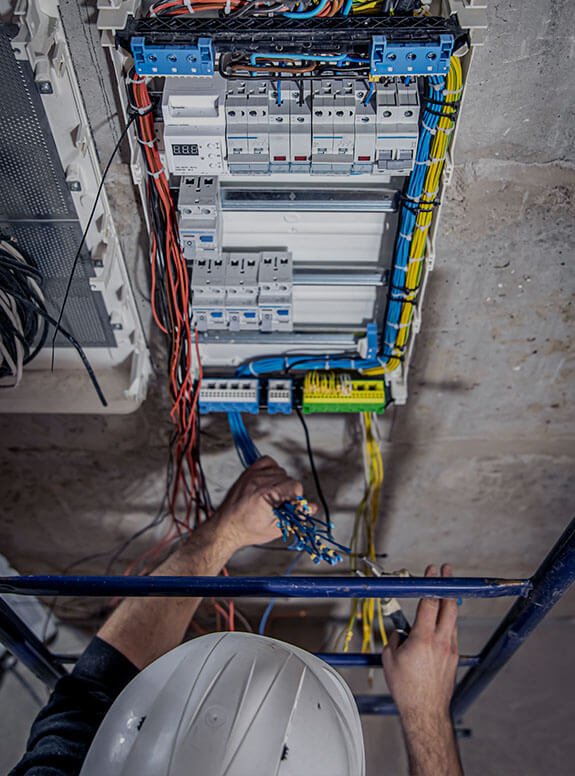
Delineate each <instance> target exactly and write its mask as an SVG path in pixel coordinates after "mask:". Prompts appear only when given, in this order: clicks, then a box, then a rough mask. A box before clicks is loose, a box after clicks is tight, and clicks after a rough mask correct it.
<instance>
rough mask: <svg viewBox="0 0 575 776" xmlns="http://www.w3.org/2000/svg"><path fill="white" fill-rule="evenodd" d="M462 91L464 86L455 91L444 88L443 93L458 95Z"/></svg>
mask: <svg viewBox="0 0 575 776" xmlns="http://www.w3.org/2000/svg"><path fill="white" fill-rule="evenodd" d="M462 92H463V86H460V87H459V89H456V90H455V91H454V92H450V91H449V90H448V89H444V91H443V94H454V95H456V96H457V95H458V94H461V93H462Z"/></svg>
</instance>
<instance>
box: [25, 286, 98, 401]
mask: <svg viewBox="0 0 575 776" xmlns="http://www.w3.org/2000/svg"><path fill="white" fill-rule="evenodd" d="M12 296H13V297H14V298H15V299H19V300H20V301H21V302H22V304H23V305H25V306H27V307H30V308H32V309H34V310H37V312H38V313H39V314H40V315H41V316H42V317H43V318H45V319H46V320H47V321H48V323H51V324H52V326H54V328H55V330H56V332H60V334H61V335H62V336H63V337H65V338H66V339H67V340H68V342H69V343H70V345H72V346H73V347H74V348H75V349H76V352H77V353H78V355H79V356H80V358H81V359H82V363H83V364H84V368H85V370H86V372H87V373H88V377H89V378H90V380H91V382H92V385H93V386H94V390H95V391H96V393H97V394H98V398H99V399H100V401H101V402H102V406H104V407H107V406H108V402H107V401H106V397H105V396H104V394H103V392H102V389H101V388H100V383H99V382H98V380H97V378H96V375H95V374H94V370H93V369H92V365H91V364H90V362H89V361H88V356H87V355H86V354H85V353H84V350H83V348H82V346H81V345H80V343H79V342H78V341H77V340H76V338H75V337H74V336H73V335H72V334H70V332H69V331H66V329H64V328H63V327H62V326H61V325H60V324H59V323H58V321H56V319H55V318H52V316H51V315H50V314H49V313H48V312H46V309H45V308H44V309H42V308H41V307H38V306H37V305H36V304H35V303H33V302H30V301H29V300H28V299H25V298H24V297H22V296H19V295H18V294H12ZM52 344H53V342H52Z"/></svg>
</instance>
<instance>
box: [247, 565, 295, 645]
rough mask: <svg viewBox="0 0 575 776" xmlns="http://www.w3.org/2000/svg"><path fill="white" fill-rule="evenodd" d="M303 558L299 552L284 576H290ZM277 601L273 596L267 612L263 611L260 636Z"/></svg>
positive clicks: (259, 629) (259, 630)
mask: <svg viewBox="0 0 575 776" xmlns="http://www.w3.org/2000/svg"><path fill="white" fill-rule="evenodd" d="M301 559H302V553H301V552H298V554H297V555H296V556H295V558H294V559H293V560H292V562H291V563H290V564H289V566H288V570H287V571H286V573H285V574H284V577H289V575H290V574H291V573H292V571H293V570H294V569H295V567H296V566H297V564H298V563H299V562H300V560H301ZM276 601H277V598H271V599H270V602H269V604H268V605H267V606H266V609H265V612H264V613H263V615H262V618H261V620H260V627H259V628H258V633H259V634H260V636H263V635H264V633H265V629H266V625H267V622H268V619H269V616H270V614H271V612H272V609H273V608H274V605H275V602H276Z"/></svg>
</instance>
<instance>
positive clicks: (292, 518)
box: [228, 412, 349, 566]
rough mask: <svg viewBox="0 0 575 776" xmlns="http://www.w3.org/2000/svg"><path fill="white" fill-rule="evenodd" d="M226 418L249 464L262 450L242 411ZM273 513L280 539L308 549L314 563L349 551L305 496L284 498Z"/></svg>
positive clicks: (335, 560)
mask: <svg viewBox="0 0 575 776" xmlns="http://www.w3.org/2000/svg"><path fill="white" fill-rule="evenodd" d="M228 420H229V424H230V429H231V432H232V436H233V439H234V443H235V446H236V450H237V451H238V455H239V457H240V461H241V462H242V464H243V465H244V466H245V467H248V466H251V465H252V464H253V463H255V462H256V461H257V460H258V458H260V457H261V453H260V452H259V450H258V449H257V447H256V446H255V444H254V442H253V440H252V438H251V437H250V435H249V434H248V430H247V429H246V427H245V424H244V421H243V418H242V416H241V414H240V413H239V412H229V413H228ZM274 512H275V514H276V516H277V518H278V526H279V527H280V528H281V531H282V536H283V540H284V541H285V542H291V544H290V547H289V549H292V550H300V551H303V552H307V553H308V554H309V556H310V558H311V559H312V560H313V562H314V563H320V562H321V561H322V560H323V561H325V562H326V563H329V564H330V565H331V566H333V565H334V564H336V563H341V561H342V559H343V558H342V553H344V554H347V553H349V548H348V547H345V546H344V545H343V544H339V543H338V542H336V541H335V540H334V538H333V536H332V535H331V529H332V528H333V525H332V524H331V523H330V522H329V515H328V516H327V521H326V522H325V521H322V520H320V519H318V518H316V517H314V515H313V514H312V512H311V509H310V508H309V504H308V502H307V501H306V500H305V499H298V500H297V502H296V503H295V504H292V503H290V502H289V501H286V502H285V503H283V504H282V505H281V506H279V507H276V508H275V509H274ZM334 548H335V549H334ZM338 550H339V552H338Z"/></svg>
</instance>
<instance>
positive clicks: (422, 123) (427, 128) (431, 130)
mask: <svg viewBox="0 0 575 776" xmlns="http://www.w3.org/2000/svg"><path fill="white" fill-rule="evenodd" d="M421 126H422V127H423V128H424V129H426V130H427V131H428V132H429V133H430V134H432V135H435V133H436V132H437V129H436V128H435V127H428V126H427V124H426V123H425V121H422V122H421Z"/></svg>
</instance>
